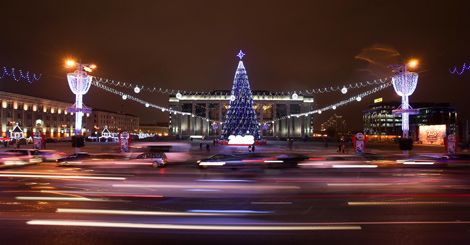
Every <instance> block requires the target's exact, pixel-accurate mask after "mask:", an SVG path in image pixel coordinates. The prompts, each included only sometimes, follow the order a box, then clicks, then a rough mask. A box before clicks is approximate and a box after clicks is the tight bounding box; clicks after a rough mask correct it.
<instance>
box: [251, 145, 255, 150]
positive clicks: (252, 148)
mask: <svg viewBox="0 0 470 245" xmlns="http://www.w3.org/2000/svg"><path fill="white" fill-rule="evenodd" d="M251 151H253V152H255V145H254V144H253V146H252V147H251Z"/></svg>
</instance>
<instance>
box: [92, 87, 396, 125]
mask: <svg viewBox="0 0 470 245" xmlns="http://www.w3.org/2000/svg"><path fill="white" fill-rule="evenodd" d="M92 85H94V86H96V87H98V88H100V89H103V90H105V91H107V92H110V93H113V94H116V95H118V96H120V97H123V96H124V97H125V98H126V99H129V100H133V101H135V102H137V103H140V104H142V105H144V106H145V107H151V108H156V109H160V110H161V111H162V112H165V111H168V112H170V113H173V114H179V115H189V116H191V117H194V118H200V119H203V120H209V122H216V123H223V122H219V121H217V120H211V119H208V118H205V117H201V116H197V115H195V114H192V113H189V112H182V111H175V110H173V109H170V108H165V107H162V106H159V105H155V104H152V103H149V102H146V101H143V100H141V99H138V98H136V97H133V96H131V95H128V94H125V93H123V92H121V91H118V90H116V89H113V88H110V87H108V86H106V85H104V84H102V83H100V82H98V81H96V80H94V81H92ZM390 86H392V83H386V84H382V85H380V86H378V87H375V88H373V89H371V90H368V91H366V92H364V93H361V94H359V95H356V96H352V97H350V98H349V99H346V100H343V101H340V102H338V103H335V104H332V105H329V106H325V107H323V108H320V109H317V110H313V111H309V112H305V113H301V114H291V115H288V116H285V117H280V118H276V119H275V120H268V121H262V122H260V123H262V124H264V123H275V122H277V121H279V120H283V119H285V118H287V117H290V116H296V117H297V116H310V115H312V114H321V113H322V112H323V111H327V110H336V108H337V107H339V106H343V105H346V104H349V103H351V102H356V101H357V98H358V97H360V98H364V97H366V96H369V95H371V94H374V93H377V92H379V91H381V90H383V89H386V88H388V87H390ZM230 100H231V101H233V100H235V96H234V95H232V96H231V98H230Z"/></svg>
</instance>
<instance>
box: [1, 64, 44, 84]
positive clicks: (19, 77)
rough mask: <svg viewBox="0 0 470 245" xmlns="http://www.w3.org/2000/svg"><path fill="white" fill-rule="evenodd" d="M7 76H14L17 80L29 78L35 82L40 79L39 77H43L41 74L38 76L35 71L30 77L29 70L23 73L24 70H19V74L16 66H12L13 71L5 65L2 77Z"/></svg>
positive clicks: (31, 81)
mask: <svg viewBox="0 0 470 245" xmlns="http://www.w3.org/2000/svg"><path fill="white" fill-rule="evenodd" d="M5 76H10V77H12V78H13V80H15V81H17V82H18V81H20V80H21V79H22V78H23V79H26V80H28V82H29V83H33V82H34V81H39V79H41V74H39V76H36V74H34V73H33V75H32V77H30V75H29V71H27V72H26V73H23V71H22V70H19V74H18V75H16V73H15V68H11V72H9V71H8V70H7V68H6V67H3V73H2V75H1V76H0V79H2V78H3V77H5Z"/></svg>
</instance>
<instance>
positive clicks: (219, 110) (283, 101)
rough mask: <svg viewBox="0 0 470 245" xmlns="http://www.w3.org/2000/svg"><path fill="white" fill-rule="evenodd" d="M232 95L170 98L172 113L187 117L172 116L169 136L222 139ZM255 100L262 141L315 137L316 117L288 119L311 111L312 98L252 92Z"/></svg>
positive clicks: (215, 92) (312, 105)
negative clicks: (199, 136) (314, 118)
mask: <svg viewBox="0 0 470 245" xmlns="http://www.w3.org/2000/svg"><path fill="white" fill-rule="evenodd" d="M230 94H231V93H230V91H228V90H227V91H214V92H213V93H211V95H181V96H179V98H176V96H175V95H170V98H169V104H170V109H171V110H174V111H181V112H183V113H187V114H186V115H181V114H172V113H170V118H169V133H170V135H173V136H177V135H181V136H183V137H184V136H191V135H203V136H210V137H211V136H213V137H220V136H221V133H222V128H223V123H224V122H225V118H226V116H227V111H228V107H229V104H230ZM252 96H253V102H254V109H255V111H256V115H257V119H258V122H259V123H260V136H261V137H302V136H304V135H309V136H311V135H312V134H313V115H308V116H299V117H296V116H292V117H290V116H289V115H291V114H300V113H305V112H310V111H312V110H313V109H314V108H313V107H314V104H313V102H314V100H313V96H303V95H298V96H297V97H296V98H295V99H294V98H292V96H291V95H273V94H272V93H270V92H268V91H256V90H253V91H252ZM288 116H289V117H288ZM281 118H282V119H281Z"/></svg>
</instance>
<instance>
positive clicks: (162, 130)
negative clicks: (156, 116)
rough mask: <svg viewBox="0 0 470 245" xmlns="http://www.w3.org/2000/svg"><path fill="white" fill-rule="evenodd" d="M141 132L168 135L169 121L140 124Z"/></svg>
mask: <svg viewBox="0 0 470 245" xmlns="http://www.w3.org/2000/svg"><path fill="white" fill-rule="evenodd" d="M139 133H143V134H153V135H158V136H168V123H156V124H140V125H139Z"/></svg>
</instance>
